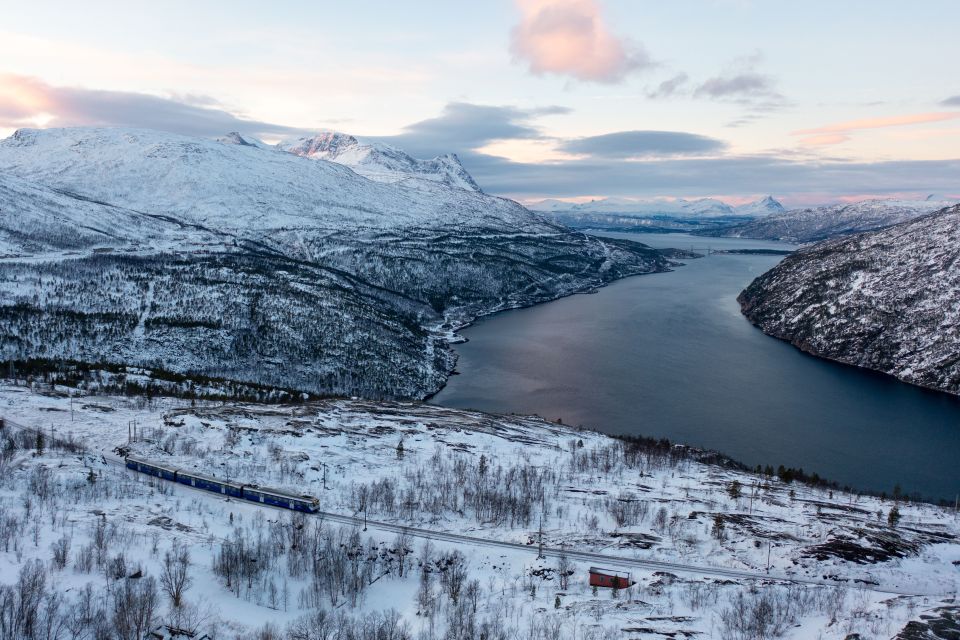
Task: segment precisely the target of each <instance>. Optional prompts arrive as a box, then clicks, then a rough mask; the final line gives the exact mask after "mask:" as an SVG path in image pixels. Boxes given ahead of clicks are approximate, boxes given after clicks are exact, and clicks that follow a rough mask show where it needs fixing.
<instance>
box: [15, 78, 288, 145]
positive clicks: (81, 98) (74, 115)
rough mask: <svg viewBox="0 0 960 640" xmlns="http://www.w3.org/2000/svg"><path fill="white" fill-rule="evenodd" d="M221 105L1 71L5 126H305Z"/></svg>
mask: <svg viewBox="0 0 960 640" xmlns="http://www.w3.org/2000/svg"><path fill="white" fill-rule="evenodd" d="M187 100H189V101H187ZM218 104H219V103H217V102H216V101H215V100H214V99H212V98H209V97H206V96H196V95H193V96H189V97H188V98H186V99H183V98H181V99H174V98H165V97H160V96H153V95H148V94H144V93H134V92H127V91H103V90H97V89H83V88H75V87H55V86H52V85H49V84H47V83H45V82H43V81H41V80H38V79H36V78H30V77H25V76H19V75H14V74H0V129H3V128H17V127H24V126H38V125H43V126H81V125H89V126H122V127H143V128H147V129H159V130H162V131H171V132H173V133H181V134H184V135H195V136H214V135H220V134H224V133H227V132H229V131H244V132H246V133H249V134H251V135H256V136H264V135H266V136H270V135H284V134H292V133H298V132H300V131H301V130H300V129H298V128H295V127H289V126H285V125H279V124H274V123H270V122H263V121H260V120H251V119H246V118H243V117H240V116H237V115H235V114H233V113H231V112H229V111H227V110H225V109H224V108H222V107H220V106H215V105H218Z"/></svg>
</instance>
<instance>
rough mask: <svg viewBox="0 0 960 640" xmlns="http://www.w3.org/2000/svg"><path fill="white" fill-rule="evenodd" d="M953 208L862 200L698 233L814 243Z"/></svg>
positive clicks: (939, 204) (942, 203) (930, 201)
mask: <svg viewBox="0 0 960 640" xmlns="http://www.w3.org/2000/svg"><path fill="white" fill-rule="evenodd" d="M951 204H955V203H954V202H950V201H942V200H934V199H930V198H928V199H926V200H894V199H885V200H863V201H861V202H855V203H852V204H836V205H827V206H822V207H814V208H808V209H792V210H790V211H786V212H781V213H775V214H774V215H771V216H768V217H765V218H759V219H757V220H750V221H747V222H743V223H739V224H736V225H732V226H728V227H722V228H718V229H713V230H706V231H703V232H701V233H702V234H703V235H710V236H726V237H735V238H755V239H758V240H782V241H785V242H797V243H805V242H817V241H819V240H825V239H827V238H832V237H834V236H840V235H847V234H851V233H860V232H861V231H870V230H873V229H879V228H881V227H886V226H889V225H892V224H897V223H899V222H904V221H906V220H911V219H913V218H916V217H918V216H922V215H924V214H927V213H930V212H932V211H937V210H939V209H942V208H944V207H947V206H950V205H951Z"/></svg>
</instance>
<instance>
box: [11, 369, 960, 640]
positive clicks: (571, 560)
mask: <svg viewBox="0 0 960 640" xmlns="http://www.w3.org/2000/svg"><path fill="white" fill-rule="evenodd" d="M71 391H72V393H73V394H74V395H73V396H72V397H71V395H70V392H71ZM0 416H2V417H4V418H5V419H6V421H7V426H6V427H5V429H4V432H3V434H2V442H3V443H4V446H3V447H2V448H0V449H2V454H0V583H3V584H4V585H10V587H3V588H2V590H0V638H34V637H36V638H39V637H44V638H111V637H116V638H138V637H142V636H143V633H144V632H145V630H146V628H147V627H153V626H156V625H157V624H160V623H163V624H167V625H171V626H174V627H179V628H184V629H189V630H191V631H193V630H199V631H200V632H202V633H206V634H208V635H209V636H210V637H211V638H252V637H256V638H280V637H289V638H304V639H306V638H357V639H360V638H383V639H389V638H396V639H400V638H407V637H409V638H481V637H484V638H488V639H491V640H492V639H495V638H505V639H506V638H532V639H539V638H543V639H544V640H546V639H548V638H571V639H574V638H576V639H589V638H609V637H623V638H641V637H643V638H691V637H701V638H774V637H783V638H841V639H842V638H847V637H849V636H850V635H851V634H859V637H861V638H890V637H894V636H896V635H897V634H898V633H900V632H901V630H902V629H904V628H905V627H906V626H907V624H908V623H909V622H910V621H915V622H914V623H913V626H912V627H911V629H912V631H914V632H917V630H918V629H921V626H923V625H926V626H928V627H930V626H933V627H935V626H936V622H935V621H936V619H937V617H938V616H941V617H949V616H950V615H951V611H953V612H954V613H953V614H952V615H956V614H955V611H956V602H957V601H956V600H955V599H956V598H957V592H958V588H960V544H958V542H957V536H958V535H960V523H958V520H957V514H955V513H954V512H953V511H952V510H944V509H942V508H939V507H934V506H931V505H924V504H912V503H908V502H904V501H894V500H892V499H891V500H881V499H879V498H875V497H864V496H857V495H852V494H847V493H842V492H839V491H830V490H828V489H816V488H811V487H808V486H806V485H801V484H798V483H790V484H788V483H784V482H782V481H781V480H779V479H778V478H776V477H768V476H764V475H755V474H751V473H746V472H743V471H740V470H737V469H736V468H734V467H733V466H732V465H724V466H721V465H719V464H711V463H708V461H709V460H712V459H714V457H712V456H709V455H708V454H704V453H702V452H697V451H692V450H688V449H685V448H682V447H667V446H662V445H658V444H657V443H652V442H648V443H626V442H622V441H619V440H614V439H611V438H609V437H607V436H604V435H601V434H598V433H594V432H590V431H582V430H576V429H572V428H570V427H566V426H563V425H558V424H553V423H549V422H545V421H543V420H540V419H537V418H523V417H516V416H495V415H488V414H480V413H471V412H463V411H456V410H451V409H444V408H441V407H435V406H429V405H422V404H416V403H409V404H405V403H386V404H385V403H373V402H366V401H347V400H330V401H323V402H315V403H307V404H297V405H256V404H220V403H217V404H209V403H206V404H204V403H197V404H196V405H192V404H191V402H190V401H187V400H179V399H172V398H150V399H148V398H138V397H112V396H110V397H108V396H97V395H91V394H84V393H81V392H78V391H76V390H68V389H65V388H59V387H58V388H56V389H51V388H50V387H49V385H40V384H35V385H34V387H33V388H32V389H31V388H28V387H24V386H15V385H6V386H0ZM134 431H135V434H136V435H135V437H134V435H133V434H134ZM38 432H39V434H38ZM401 443H402V444H401ZM127 450H129V451H130V452H131V453H135V454H136V455H139V456H143V457H147V458H150V459H152V460H156V461H162V462H165V463H168V464H170V465H173V466H178V467H181V468H184V469H190V470H194V471H200V472H204V473H208V474H212V475H216V476H219V477H228V478H231V479H234V480H237V481H239V482H244V483H256V484H260V485H264V486H270V487H276V488H283V489H288V490H295V491H297V492H298V493H305V494H310V495H313V496H316V497H318V498H319V499H320V504H321V510H322V511H323V512H325V513H327V514H330V515H316V516H306V515H295V514H293V513H290V512H285V511H281V510H276V509H272V508H264V507H260V506H257V505H255V504H252V503H249V502H245V501H238V500H229V499H223V498H222V497H221V496H218V495H216V494H211V493H207V492H203V491H197V490H193V489H190V488H188V487H185V486H182V485H176V484H174V483H170V482H166V481H161V480H157V479H151V478H149V477H146V476H143V475H140V474H136V473H134V472H132V471H128V470H126V469H125V468H124V467H123V466H122V464H118V460H119V458H118V453H125V452H126V451H127ZM891 510H893V511H894V516H893V517H892V518H891V515H890V514H891ZM333 514H336V516H335V515H333ZM897 514H899V519H897ZM891 520H893V521H895V522H894V523H893V524H891ZM364 521H366V522H367V524H366V527H365V526H364ZM406 527H409V529H406ZM429 532H435V533H429ZM500 543H511V544H500ZM589 553H596V554H602V557H600V558H598V557H596V556H588V555H587V554H589ZM654 563H659V564H654ZM591 565H599V566H602V567H606V568H609V569H614V570H619V571H627V572H630V573H631V577H632V580H633V581H635V584H634V585H633V586H632V587H630V588H629V589H623V590H617V591H614V590H610V589H599V590H594V589H592V588H591V587H590V586H589V584H588V581H587V576H588V568H589V566H591ZM25 611H26V612H30V611H33V615H27V614H26V613H24V612H25ZM18 612H19V613H18ZM18 616H19V617H18ZM924 616H926V618H924ZM921 620H926V621H925V622H919V621H921ZM931 620H933V622H931ZM16 625H19V626H16ZM918 625H920V626H918ZM51 630H52V631H51ZM108 630H109V631H108ZM54 632H55V633H54ZM98 634H99V635H98ZM338 634H339V635H338ZM905 637H906V636H905ZM910 637H937V636H933V635H931V636H920V635H918V636H910ZM941 637H951V636H941Z"/></svg>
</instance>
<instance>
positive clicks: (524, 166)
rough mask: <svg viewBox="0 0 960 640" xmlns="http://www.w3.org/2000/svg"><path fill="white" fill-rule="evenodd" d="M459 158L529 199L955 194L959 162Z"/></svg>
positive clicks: (492, 182) (488, 187)
mask: <svg viewBox="0 0 960 640" xmlns="http://www.w3.org/2000/svg"><path fill="white" fill-rule="evenodd" d="M461 160H462V161H463V163H464V165H465V166H466V168H467V170H468V171H470V172H471V174H472V175H473V176H474V178H475V179H476V180H477V182H478V183H479V184H480V185H481V186H482V187H483V188H484V190H485V191H487V192H488V193H496V194H502V195H508V196H510V197H514V198H531V199H533V198H543V197H576V196H584V195H595V194H604V195H607V196H630V197H652V196H664V195H678V194H682V195H685V196H709V195H713V194H717V193H726V194H754V193H776V194H778V196H784V197H790V198H791V199H792V200H794V201H797V202H799V201H804V202H807V203H815V202H822V201H824V200H829V199H837V198H840V197H842V196H845V195H847V194H851V193H862V194H876V195H884V194H896V193H903V192H926V193H956V192H957V175H960V160H942V161H940V160H929V161H891V162H844V161H830V162H824V161H822V160H803V159H791V158H788V157H782V156H776V155H751V156H729V155H725V156H721V157H717V158H685V157H678V158H669V159H657V160H649V161H637V162H623V161H622V160H618V159H614V158H589V159H586V160H579V161H569V162H559V163H517V162H510V161H509V160H506V159H504V158H496V157H493V156H485V155H481V154H468V155H466V156H463V157H461ZM808 194H811V195H808Z"/></svg>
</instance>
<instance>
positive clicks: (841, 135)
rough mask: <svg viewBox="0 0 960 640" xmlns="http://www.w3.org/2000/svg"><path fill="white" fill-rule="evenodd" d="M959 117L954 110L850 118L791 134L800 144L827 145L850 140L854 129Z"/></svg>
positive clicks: (905, 124) (880, 127)
mask: <svg viewBox="0 0 960 640" xmlns="http://www.w3.org/2000/svg"><path fill="white" fill-rule="evenodd" d="M957 119H960V113H957V112H952V111H939V112H933V113H914V114H909V115H904V116H886V117H882V118H865V119H862V120H849V121H847V122H839V123H836V124H830V125H826V126H823V127H817V128H815V129H801V130H799V131H794V132H793V133H792V134H791V135H794V136H800V144H803V145H806V146H827V145H833V144H840V143H842V142H846V141H848V140H849V139H850V136H851V134H852V133H853V132H854V131H862V130H865V129H885V128H888V127H904V126H910V125H917V124H928V123H931V122H943V121H945V120H957Z"/></svg>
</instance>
